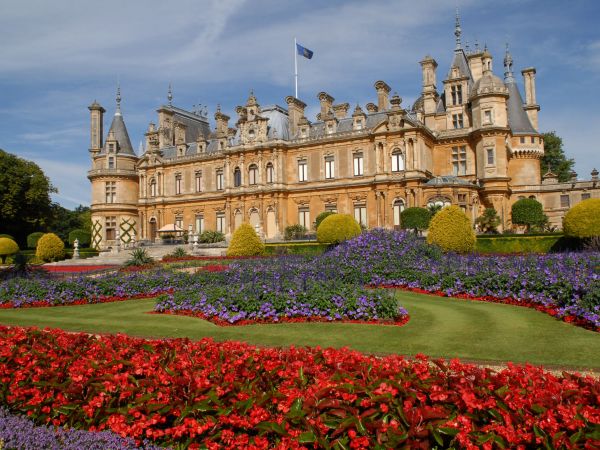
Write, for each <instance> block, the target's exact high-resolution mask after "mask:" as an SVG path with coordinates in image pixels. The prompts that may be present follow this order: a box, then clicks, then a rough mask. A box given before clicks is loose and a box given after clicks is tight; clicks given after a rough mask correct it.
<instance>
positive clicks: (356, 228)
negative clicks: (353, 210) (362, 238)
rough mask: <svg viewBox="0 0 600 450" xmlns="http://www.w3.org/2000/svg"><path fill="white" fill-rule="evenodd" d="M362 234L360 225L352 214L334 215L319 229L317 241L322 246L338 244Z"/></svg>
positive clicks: (327, 218) (326, 219) (325, 220)
mask: <svg viewBox="0 0 600 450" xmlns="http://www.w3.org/2000/svg"><path fill="white" fill-rule="evenodd" d="M361 232H362V230H361V228H360V225H359V223H358V222H357V221H356V219H354V217H352V216H351V215H350V214H332V215H331V216H327V217H326V218H325V219H324V220H323V222H321V225H320V226H319V228H318V229H317V241H319V242H320V243H321V244H338V243H340V242H343V241H345V240H347V239H352V238H353V237H356V236H358V235H359V234H360V233H361Z"/></svg>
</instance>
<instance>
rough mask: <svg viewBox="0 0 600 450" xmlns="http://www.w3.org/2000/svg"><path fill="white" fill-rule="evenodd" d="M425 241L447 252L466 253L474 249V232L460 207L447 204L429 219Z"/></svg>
mask: <svg viewBox="0 0 600 450" xmlns="http://www.w3.org/2000/svg"><path fill="white" fill-rule="evenodd" d="M427 242H428V243H429V244H435V245H437V246H439V247H440V248H441V249H442V250H444V251H447V252H448V251H451V252H458V253H468V252H472V251H473V250H475V232H474V231H473V226H472V225H471V221H470V220H469V218H468V217H467V216H466V215H465V213H464V212H463V211H462V209H460V208H459V207H458V206H448V207H446V208H444V209H442V210H441V211H440V212H438V213H437V214H436V215H435V216H433V218H432V219H431V222H430V223H429V234H428V235H427Z"/></svg>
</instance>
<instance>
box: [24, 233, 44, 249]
mask: <svg viewBox="0 0 600 450" xmlns="http://www.w3.org/2000/svg"><path fill="white" fill-rule="evenodd" d="M43 235H44V233H43V232H42V231H36V232H35V233H31V234H30V235H28V236H27V248H36V247H37V243H38V241H39V240H40V238H41V237H42V236H43Z"/></svg>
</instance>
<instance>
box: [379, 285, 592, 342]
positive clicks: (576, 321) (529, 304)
mask: <svg viewBox="0 0 600 450" xmlns="http://www.w3.org/2000/svg"><path fill="white" fill-rule="evenodd" d="M370 287H373V288H375V287H377V288H383V289H401V290H403V291H410V292H417V293H419V294H427V295H436V296H438V297H450V298H462V299H465V300H474V301H478V302H490V303H502V304H505V305H513V306H523V307H525V308H531V309H535V310H537V311H540V312H543V313H546V314H548V315H550V316H552V317H554V318H556V319H558V320H562V321H563V322H567V323H570V324H573V325H576V326H578V327H582V328H585V329H587V330H591V331H596V332H600V327H597V326H596V325H594V324H593V323H592V322H590V321H589V320H586V319H584V318H582V317H576V316H573V315H568V316H562V317H557V314H558V310H557V308H556V307H554V306H545V305H541V304H539V303H535V302H533V301H530V300H525V299H515V298H498V297H492V296H491V295H488V296H485V297H477V296H474V295H469V294H453V295H448V294H446V293H445V292H443V291H428V290H426V289H421V288H415V287H409V286H396V285H385V284H384V285H378V286H370Z"/></svg>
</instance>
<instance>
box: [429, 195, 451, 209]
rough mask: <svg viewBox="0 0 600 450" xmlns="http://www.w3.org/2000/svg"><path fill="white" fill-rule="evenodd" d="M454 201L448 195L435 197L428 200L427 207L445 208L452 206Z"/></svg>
mask: <svg viewBox="0 0 600 450" xmlns="http://www.w3.org/2000/svg"><path fill="white" fill-rule="evenodd" d="M451 204H452V202H451V201H450V199H449V198H448V197H433V198H432V199H430V200H429V201H428V202H427V208H440V209H441V208H445V207H446V206H450V205H451Z"/></svg>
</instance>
